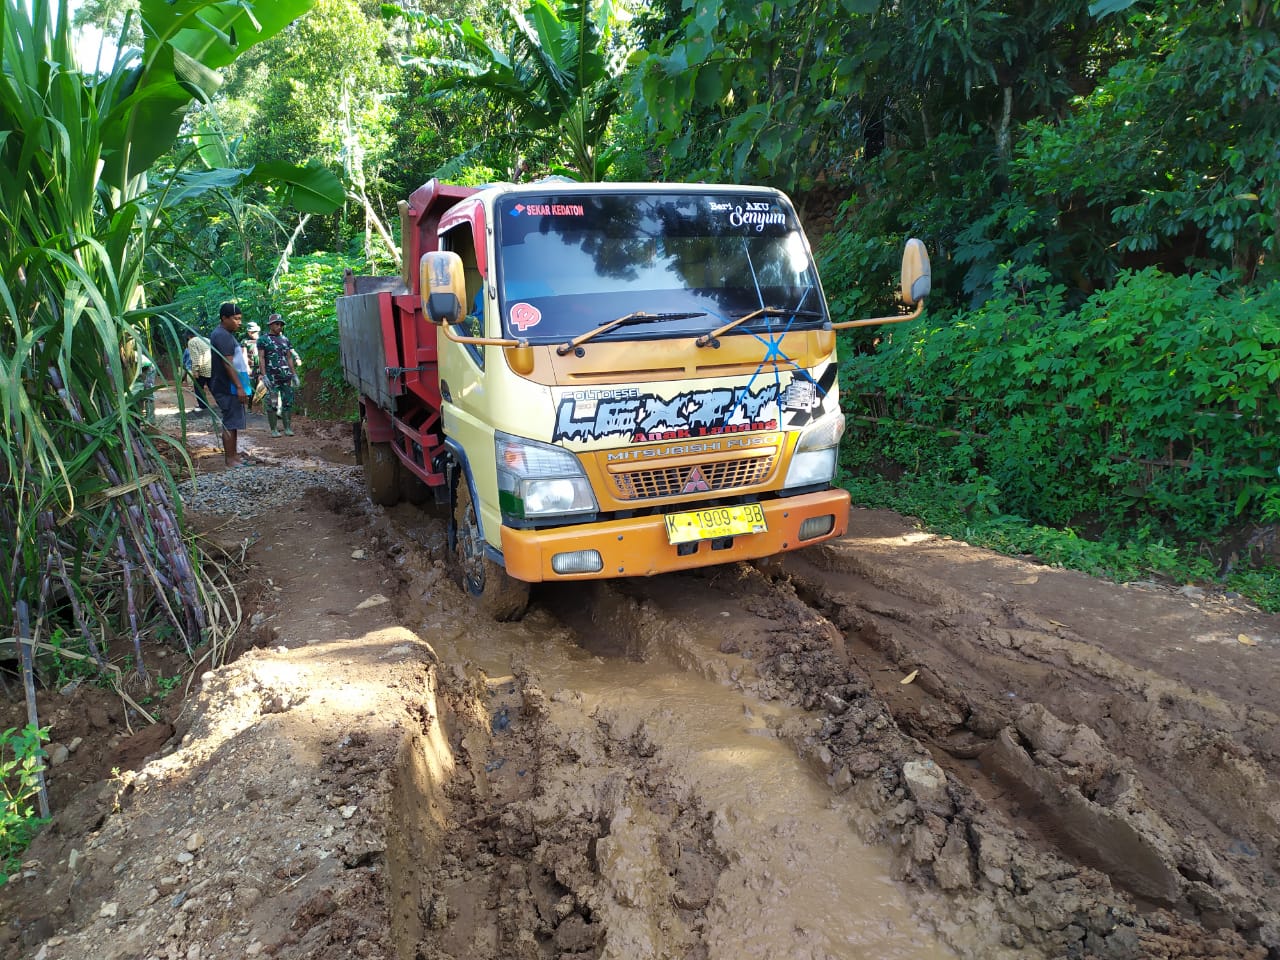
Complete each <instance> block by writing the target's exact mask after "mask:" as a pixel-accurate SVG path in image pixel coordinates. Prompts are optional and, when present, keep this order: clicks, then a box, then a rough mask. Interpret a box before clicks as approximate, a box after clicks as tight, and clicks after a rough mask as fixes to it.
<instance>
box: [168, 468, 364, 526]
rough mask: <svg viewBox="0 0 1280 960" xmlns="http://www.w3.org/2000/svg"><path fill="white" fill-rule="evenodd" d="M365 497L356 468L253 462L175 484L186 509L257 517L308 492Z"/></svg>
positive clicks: (294, 500)
mask: <svg viewBox="0 0 1280 960" xmlns="http://www.w3.org/2000/svg"><path fill="white" fill-rule="evenodd" d="M312 489H323V490H330V491H333V492H335V493H339V492H345V493H352V494H355V495H356V496H363V495H364V485H363V482H362V480H361V476H360V468H359V467H343V466H331V465H325V466H319V465H317V466H314V467H309V468H306V469H304V468H301V467H295V466H288V465H283V464H266V463H252V464H246V465H245V466H242V467H236V468H235V469H234V470H226V471H224V472H222V473H206V474H201V475H200V476H198V477H196V478H195V479H194V480H185V481H183V482H182V483H180V484H178V491H179V493H180V494H181V495H182V502H183V503H184V504H186V506H187V509H188V510H198V511H200V512H202V513H216V514H222V515H227V516H230V515H231V514H236V515H238V516H241V517H246V518H247V517H257V516H261V515H262V514H264V513H266V512H267V511H269V510H274V509H277V508H279V507H282V506H286V505H288V504H292V503H296V502H297V500H298V498H299V497H301V496H302V495H303V494H304V493H306V492H307V491H308V490H312Z"/></svg>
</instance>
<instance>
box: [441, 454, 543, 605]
mask: <svg viewBox="0 0 1280 960" xmlns="http://www.w3.org/2000/svg"><path fill="white" fill-rule="evenodd" d="M449 545H450V556H451V558H452V564H453V571H454V578H455V579H456V580H457V582H458V586H459V587H461V588H462V589H463V591H465V592H466V593H467V594H468V595H469V596H470V597H471V598H472V599H473V600H474V601H475V603H476V606H477V607H479V608H480V610H481V611H482V612H484V613H486V614H488V615H489V616H490V617H492V618H493V619H494V620H498V621H507V620H519V619H520V618H521V617H522V616H524V611H525V609H526V608H527V607H528V606H529V584H527V583H525V582H524V581H523V580H517V579H516V578H515V577H513V576H511V575H510V574H508V573H507V571H506V570H505V569H503V567H502V566H501V565H500V564H497V563H494V562H493V561H492V560H490V559H489V558H488V557H486V556H485V555H484V540H483V538H482V537H481V536H480V524H479V522H478V521H477V519H476V509H475V504H474V503H472V501H471V489H470V487H468V486H467V481H466V478H465V477H464V478H462V479H460V480H459V481H458V490H457V494H456V496H455V499H454V507H453V518H452V520H451V521H450V524H449Z"/></svg>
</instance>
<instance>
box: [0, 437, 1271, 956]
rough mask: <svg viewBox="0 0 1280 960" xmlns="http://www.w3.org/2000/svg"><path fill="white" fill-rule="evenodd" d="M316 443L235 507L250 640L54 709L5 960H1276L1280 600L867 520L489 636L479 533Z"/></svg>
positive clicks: (11, 891)
mask: <svg viewBox="0 0 1280 960" xmlns="http://www.w3.org/2000/svg"><path fill="white" fill-rule="evenodd" d="M295 428H300V429H298V433H299V435H298V436H297V437H294V438H280V439H278V440H277V439H271V438H269V437H267V436H266V432H265V430H264V429H261V427H260V425H258V426H257V427H255V425H254V424H253V423H251V425H250V429H249V431H248V434H247V436H246V441H247V447H248V450H249V453H250V454H251V455H252V456H253V457H254V458H255V459H256V460H257V462H258V464H257V466H256V467H255V469H259V470H261V471H263V475H264V481H263V482H264V483H270V482H271V480H270V477H271V471H272V470H273V469H277V468H278V469H281V470H284V469H285V468H288V469H289V470H291V471H294V472H292V473H289V474H287V476H289V477H291V478H292V477H294V476H295V475H296V470H297V468H298V467H303V468H304V469H306V470H308V471H310V472H311V473H312V474H314V475H315V476H316V477H317V485H315V486H312V487H307V488H306V489H299V490H298V491H297V493H296V496H293V497H292V498H290V499H288V500H287V502H285V503H284V505H282V506H279V507H276V508H274V509H272V510H269V511H266V512H265V513H262V514H260V515H257V516H253V517H248V518H246V517H245V516H243V515H239V516H238V515H236V514H235V512H234V511H232V510H230V508H226V509H224V510H223V511H222V512H219V511H218V510H217V509H215V508H209V509H208V510H207V512H205V513H202V514H201V515H200V516H199V518H198V521H199V523H200V524H201V526H202V529H206V530H208V531H210V532H211V536H212V537H214V538H215V539H216V541H217V543H218V545H219V548H220V553H221V555H222V556H224V557H227V558H228V560H229V561H230V562H233V563H236V564H240V565H239V566H237V567H235V569H236V571H237V576H238V577H239V578H240V579H241V582H242V585H243V587H244V590H243V591H242V592H243V595H244V596H245V597H247V598H249V599H248V600H247V601H246V608H245V610H244V611H243V622H242V626H241V629H240V631H239V634H238V638H239V643H240V645H241V647H242V648H243V649H245V651H246V652H245V653H244V654H243V655H242V656H240V657H239V659H237V660H236V661H235V662H233V663H231V664H229V665H227V666H224V667H220V668H218V669H216V670H212V671H207V672H205V671H202V672H200V673H198V674H197V675H196V676H195V677H194V680H193V682H192V684H191V695H190V696H189V697H187V698H186V699H185V700H184V699H183V695H182V694H183V689H184V686H183V685H175V684H173V683H167V684H166V685H165V687H164V688H163V689H161V688H157V689H155V690H153V691H150V694H151V697H152V699H151V700H150V701H149V703H150V707H151V708H152V709H153V713H154V714H155V715H156V718H157V719H158V720H159V722H158V723H157V724H155V725H152V726H149V725H147V724H146V723H145V722H143V721H140V719H139V718H138V717H136V716H130V715H129V712H128V711H127V710H126V709H125V708H123V707H122V706H121V704H120V702H119V700H118V699H115V698H113V696H112V695H110V694H109V693H107V692H103V691H99V690H96V689H93V688H88V687H85V686H83V685H81V686H79V687H77V688H75V689H72V690H69V691H65V692H64V691H62V690H59V689H51V690H49V691H46V692H45V693H43V694H42V696H41V709H42V715H43V717H44V718H45V722H49V723H51V724H52V726H53V728H54V729H53V732H52V736H53V738H54V740H55V741H56V742H57V743H59V744H62V745H66V744H70V743H76V749H75V750H74V751H69V752H68V755H67V756H65V757H63V758H62V760H61V761H60V765H59V766H57V767H54V768H52V769H51V770H50V774H51V777H52V783H53V794H54V802H55V808H56V809H57V816H56V817H55V820H54V822H53V824H51V825H50V827H48V828H47V829H46V830H45V831H44V833H43V834H42V835H41V836H40V837H39V838H38V839H37V841H36V843H35V844H33V846H32V847H31V849H30V850H29V851H28V854H27V858H26V861H25V863H24V868H23V870H22V871H20V872H19V873H18V874H17V875H16V876H15V878H14V879H13V880H12V881H11V882H10V883H9V884H7V885H5V886H4V887H3V888H0V921H2V922H0V952H2V953H3V955H4V956H15V957H24V958H39V960H57V958H90V957H93V958H98V957H121V958H124V957H137V958H151V957H155V958H166V960H167V958H185V960H199V958H211V957H226V958H233V957H234V958H242V957H253V956H274V957H286V958H302V957H318V958H328V957H333V958H337V957H386V958H397V960H401V958H403V960H411V958H415V960H416V958H424V960H425V958H432V960H446V958H453V960H464V958H476V960H488V958H495V960H496V958H529V960H533V958H604V957H617V958H623V957H625V958H649V957H652V958H667V957H670V958H725V960H728V958H783V957H785V958H808V957H812V958H823V960H825V958H845V957H848V958H864V957H876V958H892V960H896V958H911V960H917V958H920V960H923V958H930V960H932V958H944V957H967V958H984V960H985V958H993V960H1006V958H1007V960H1012V958H1024V957H1025V958H1037V957H1046V958H1059V957H1062V958H1076V957H1079V958H1085V957H1096V958H1107V960H1139V958H1142V960H1145V958H1183V957H1186V958H1191V957H1203V958H1224V960H1225V958H1242V960H1244V958H1248V960H1263V958H1268V960H1280V871H1278V869H1277V867H1278V861H1280V848H1278V839H1277V838H1280V829H1278V828H1280V823H1278V821H1280V800H1278V799H1277V798H1278V797H1280V792H1278V791H1277V779H1278V778H1277V766H1278V754H1280V733H1278V732H1277V731H1280V725H1278V724H1277V718H1276V705H1275V697H1274V693H1273V691H1275V690H1276V689H1278V686H1277V680H1278V679H1280V676H1278V674H1280V620H1278V619H1277V618H1275V617H1271V616H1266V615H1263V614H1260V613H1259V612H1258V611H1256V610H1253V609H1251V608H1249V607H1248V606H1246V605H1244V604H1242V603H1241V602H1239V601H1237V600H1231V599H1227V598H1225V597H1223V596H1220V595H1215V594H1213V593H1211V592H1204V591H1195V590H1185V591H1182V592H1179V591H1176V590H1170V589H1167V588H1164V587H1161V586H1158V585H1156V584H1133V585H1127V586H1118V585H1114V584H1108V583H1104V582H1101V581H1096V580H1093V579H1090V578H1088V577H1084V576H1081V575H1077V574H1073V573H1069V572H1065V571H1061V570H1055V569H1050V568H1047V567H1044V566H1042V565H1037V564H1035V563H1031V562H1027V561H1023V560H1017V559H1011V558H1006V557H1000V556H997V555H994V554H991V553H989V552H986V551H982V550H978V549H975V548H973V547H970V546H968V545H966V544H964V543H960V542H956V541H950V540H945V539H940V538H937V537H933V536H930V535H928V534H925V533H922V532H920V531H918V530H915V529H913V527H912V525H911V524H910V522H909V521H906V520H904V519H902V518H899V517H896V516H894V515H891V514H888V513H883V512H872V511H864V510H859V511H856V512H855V514H854V517H853V522H852V524H851V531H852V532H851V534H850V535H849V536H848V537H847V538H845V539H844V540H842V541H839V542H837V543H834V544H832V545H830V546H825V547H820V548H816V549H812V550H810V551H807V552H801V553H797V554H791V555H788V556H787V557H786V558H784V560H783V561H782V562H781V563H770V564H762V565H760V566H759V567H755V566H747V565H736V566H730V567H722V568H713V569H710V570H706V571H702V572H699V573H694V574H688V575H681V576H669V577H659V578H653V579H646V580H623V581H614V582H608V583H584V584H573V585H557V586H554V587H553V586H547V585H544V586H540V587H538V588H536V589H535V591H534V594H533V604H532V606H531V609H530V612H529V614H528V615H527V616H526V617H525V619H524V620H523V621H521V622H519V623H514V624H495V623H488V622H482V621H480V620H479V619H478V618H477V617H476V616H475V614H474V612H473V611H472V610H471V607H470V605H469V602H468V600H467V598H465V597H464V596H463V595H462V594H461V592H460V591H459V590H458V589H457V588H456V587H455V586H454V585H453V582H452V579H451V577H450V575H449V570H448V565H447V557H446V556H445V547H444V543H445V535H444V523H443V520H441V519H440V518H438V517H437V516H435V515H433V514H430V513H426V512H423V511H422V510H421V509H419V508H417V507H413V506H410V505H407V504H402V505H400V506H397V507H395V508H391V509H389V510H383V509H381V508H375V507H372V506H371V505H369V503H368V501H367V499H365V498H364V497H363V496H362V494H361V492H360V490H359V488H358V486H355V484H357V483H358V475H357V471H355V470H354V469H353V467H352V466H351V460H350V457H349V454H347V453H346V452H345V451H346V448H345V447H344V445H343V440H344V438H345V434H344V428H343V427H342V426H341V425H338V424H327V423H316V422H308V421H301V422H295ZM188 444H189V446H190V447H191V448H192V449H193V451H195V454H196V457H197V462H198V465H199V466H198V469H200V470H201V471H202V472H206V473H207V472H209V471H212V472H214V473H216V472H217V471H218V470H219V469H220V466H221V465H220V459H221V458H220V456H218V455H216V453H215V450H216V444H215V443H214V442H213V440H212V437H211V435H210V434H209V433H208V430H207V427H205V428H204V429H200V428H199V427H198V426H197V427H196V428H195V429H193V431H192V432H191V433H190V434H189V436H188ZM281 476H286V474H284V473H282V474H281ZM290 482H295V481H294V480H290ZM242 557H243V561H241V558H242ZM170 659H172V660H174V662H173V663H170V662H169V661H170ZM178 659H180V658H178V657H177V656H176V655H174V654H170V653H166V659H165V660H164V661H161V662H159V665H158V666H156V670H157V672H158V673H160V674H161V675H162V676H163V675H168V673H169V671H173V672H174V673H175V674H176V673H177V672H178V670H179V669H180V664H178V663H177V660H178ZM135 693H136V692H135ZM139 695H140V694H139ZM17 706H18V707H20V704H19V705H17ZM9 712H12V711H11V710H9V708H6V717H5V720H4V722H5V723H6V725H9V719H8V713H9ZM15 716H16V714H15ZM77 741H78V742H77ZM113 770H114V771H115V773H114V774H113V773H112V771H113Z"/></svg>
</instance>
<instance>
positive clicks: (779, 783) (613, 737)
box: [401, 527, 1027, 960]
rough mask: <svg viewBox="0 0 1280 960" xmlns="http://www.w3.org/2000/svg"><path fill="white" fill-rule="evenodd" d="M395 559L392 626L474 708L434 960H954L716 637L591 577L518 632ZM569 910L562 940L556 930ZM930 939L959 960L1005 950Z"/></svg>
mask: <svg viewBox="0 0 1280 960" xmlns="http://www.w3.org/2000/svg"><path fill="white" fill-rule="evenodd" d="M410 539H411V540H412V541H416V542H417V543H429V544H434V543H436V542H437V540H438V538H437V537H436V536H435V535H434V533H433V531H432V530H431V529H430V528H429V527H428V528H426V529H419V530H416V531H413V532H412V536H411V538H410ZM406 547H407V544H406ZM403 559H404V564H405V566H406V567H407V568H409V569H413V570H415V573H414V574H413V576H412V577H411V578H410V580H409V581H408V583H407V584H406V594H407V595H408V596H410V597H416V598H418V599H417V600H414V601H412V602H410V603H408V604H407V605H406V608H405V609H402V610H401V615H402V616H405V618H406V620H407V621H408V622H411V623H414V625H415V627H416V628H417V629H418V630H419V632H420V633H421V635H422V636H424V637H425V638H426V639H427V640H428V641H429V642H431V643H432V644H433V646H434V647H435V649H436V650H437V652H438V654H439V655H440V657H441V659H442V660H443V661H444V662H446V663H458V664H461V663H466V664H468V667H467V671H468V676H472V677H474V678H475V682H476V683H477V689H478V690H479V691H481V692H480V693H478V694H477V704H479V703H481V702H483V703H484V704H485V705H486V706H485V708H484V710H483V713H484V714H485V716H484V717H483V718H480V719H475V718H473V720H472V721H471V724H470V728H469V730H468V732H467V733H465V734H463V735H460V736H455V738H454V739H455V741H456V742H458V743H459V744H460V745H461V749H460V750H459V755H460V756H461V757H462V758H463V759H462V760H461V762H460V771H459V772H458V773H457V774H456V775H455V776H454V777H453V779H452V781H451V783H450V785H449V786H448V792H449V797H448V801H449V804H450V805H451V809H452V810H453V811H454V813H453V814H452V816H451V818H450V822H451V823H453V824H455V825H458V824H461V825H467V824H470V825H472V829H468V830H463V831H456V830H455V831H453V832H452V834H450V833H449V832H448V831H441V841H440V843H441V846H440V848H439V850H438V851H436V853H437V857H436V859H439V860H440V861H441V862H442V863H443V864H446V865H447V866H446V868H445V869H443V870H441V871H436V873H435V874H433V876H432V877H430V878H428V879H427V880H426V881H425V883H424V886H423V889H429V890H430V891H432V892H430V893H426V894H422V893H419V894H417V898H418V900H419V901H422V898H423V897H424V896H425V897H426V900H427V901H428V902H430V900H431V898H432V897H442V898H443V899H442V900H438V901H436V902H437V906H436V907H434V908H431V907H427V908H424V909H423V911H422V912H423V913H424V915H427V916H430V917H433V918H434V919H435V922H437V923H440V924H441V926H440V928H439V932H433V931H431V930H429V929H428V930H426V931H424V933H423V943H424V944H428V945H429V946H430V948H431V949H432V950H436V951H442V952H441V953H440V954H439V955H442V956H443V955H448V956H456V957H461V956H468V957H489V956H529V957H539V956H559V955H563V954H567V953H572V952H575V951H570V950H566V949H564V943H563V942H562V941H566V939H567V940H568V942H570V943H572V944H573V945H576V946H577V947H578V948H580V949H581V952H583V953H585V954H587V955H594V956H613V957H672V958H676V957H682V958H683V957H699V956H705V957H709V958H726V960H727V958H783V957H786V958H809V957H812V958H828V957H876V958H886V960H899V958H901V960H916V958H919V960H941V958H950V957H955V956H957V955H961V954H958V953H957V952H955V950H953V949H952V947H951V946H949V945H947V944H946V943H944V942H943V941H942V940H941V939H940V938H939V937H938V936H936V935H935V934H934V933H933V932H931V930H930V927H929V924H928V923H927V922H926V921H925V920H924V919H923V916H922V913H921V903H918V902H916V901H917V900H919V901H928V900H936V899H937V898H936V897H935V896H934V895H933V894H931V893H927V892H924V891H916V892H915V893H916V894H918V896H916V895H914V894H913V895H912V896H908V891H907V890H906V888H905V887H904V886H903V884H901V883H900V882H899V881H898V880H896V879H895V877H894V873H895V867H894V863H893V861H894V857H893V855H892V853H891V852H890V851H889V850H888V849H887V848H886V847H885V845H883V844H882V843H878V842H867V841H866V840H864V839H863V836H864V832H865V831H866V830H867V829H869V828H870V827H871V825H872V819H871V818H870V817H869V816H868V815H867V812H866V811H865V810H863V809H862V808H861V807H860V806H859V804H858V803H857V801H856V798H855V797H854V796H853V795H849V796H847V797H843V798H842V797H838V796H836V795H834V794H833V792H832V790H831V788H830V787H829V786H828V785H827V783H825V782H824V779H825V776H826V773H825V772H824V771H822V770H821V769H816V768H815V766H814V764H813V763H812V761H811V760H809V759H806V758H805V757H802V756H801V755H800V754H799V753H798V751H797V750H796V748H795V745H794V742H793V736H803V735H804V734H805V732H813V731H812V729H811V728H812V727H813V724H814V718H813V717H811V716H809V715H808V714H807V713H806V712H805V711H804V710H803V709H801V708H799V707H797V706H795V705H791V704H788V703H785V702H782V701H780V700H777V699H772V700H766V699H762V698H760V697H758V696H756V695H755V694H754V693H752V692H751V691H750V690H749V689H747V688H746V687H745V686H743V685H742V684H740V683H738V682H736V680H735V679H733V678H732V675H733V674H734V672H735V670H740V664H735V663H731V662H730V661H731V660H734V659H737V660H739V661H740V660H741V658H732V657H726V656H724V655H723V654H721V653H720V652H719V651H718V650H717V648H716V644H717V643H718V642H719V641H718V638H717V636H716V635H715V634H714V633H711V632H709V631H706V632H701V633H700V632H699V631H697V630H694V631H685V630H679V629H673V626H672V624H671V623H670V622H669V621H667V620H666V619H665V618H664V617H661V616H658V615H656V614H655V611H654V610H653V609H651V608H649V607H647V606H646V605H644V604H642V603H638V602H636V601H635V600H633V599H631V598H629V597H627V596H625V595H624V594H622V593H621V592H619V591H618V590H616V589H614V588H613V587H611V586H607V585H605V586H600V585H594V586H593V585H577V586H573V587H565V588H560V589H556V590H553V589H550V588H542V589H540V590H539V591H538V593H537V595H536V603H535V606H534V608H533V609H532V610H531V611H530V613H529V615H528V616H527V617H526V618H525V619H524V621H522V622H521V623H519V624H508V625H495V624H488V623H477V622H476V621H475V619H474V618H471V619H470V620H469V621H467V620H465V619H460V618H459V616H458V611H457V610H455V609H453V607H452V601H451V600H446V601H445V602H443V603H441V602H440V597H441V596H442V593H444V595H446V596H447V592H442V591H441V590H439V589H438V582H439V580H440V579H441V578H442V577H443V573H442V571H441V569H440V567H439V566H438V565H435V564H433V563H432V560H431V557H430V554H429V553H427V552H424V551H421V550H420V549H419V548H417V547H416V546H414V547H407V549H406V550H405V554H404V557H403ZM588 611H589V612H588ZM722 622H723V621H722V619H720V618H717V619H716V620H715V621H713V622H711V623H710V624H708V625H707V626H710V627H713V628H718V627H720V625H721V623H722ZM462 624H465V625H462ZM481 712H482V711H481V710H480V708H479V707H477V709H476V714H477V717H478V716H479V714H480V713H481ZM419 806H420V805H419ZM446 901H447V903H449V904H454V903H459V904H460V903H464V902H466V903H481V904H485V905H487V906H484V907H483V909H481V911H480V914H479V915H476V914H474V913H472V914H469V915H466V916H464V913H463V911H462V909H461V908H457V910H456V913H451V912H450V910H451V909H454V908H450V907H445V906H442V904H443V903H444V902H446ZM522 902H523V903H526V904H527V908H522V907H520V906H519V904H520V903H522ZM433 911H434V913H433ZM442 911H443V912H442ZM933 913H934V915H935V916H938V917H943V916H945V915H946V913H947V911H946V910H945V909H941V908H939V909H935V910H934V911H933ZM512 914H515V915H516V916H517V917H518V919H513V917H512ZM573 917H577V918H578V920H577V921H574V923H575V927H574V929H577V930H578V931H579V933H581V934H582V936H580V937H577V938H574V937H568V938H566V937H565V936H562V935H561V934H560V933H559V931H560V929H561V925H562V924H563V922H565V918H570V919H571V918H573ZM442 918H445V919H447V920H448V922H447V923H444V922H443V921H442ZM948 927H949V929H948V930H947V940H949V941H950V942H951V943H957V944H959V945H960V946H961V952H962V953H963V954H968V955H978V954H981V955H983V956H988V957H997V956H1009V957H1012V956H1013V955H1014V954H1012V953H1008V954H1001V953H1000V952H999V950H998V947H997V946H996V945H994V944H992V943H990V942H989V940H990V938H988V937H984V936H982V935H980V934H979V933H977V932H976V931H975V929H973V928H971V927H970V926H969V925H967V924H951V923H948ZM521 931H525V932H528V933H529V934H530V935H529V936H527V937H523V938H522V937H521ZM587 933H589V934H590V935H589V936H587ZM464 941H465V942H464ZM978 944H983V946H982V947H981V948H979V947H978ZM993 949H994V951H995V952H993ZM556 950H559V953H557V952H555V951H556ZM424 955H432V956H434V955H436V954H434V953H426V954H424ZM1023 955H1027V954H1023Z"/></svg>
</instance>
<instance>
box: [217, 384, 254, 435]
mask: <svg viewBox="0 0 1280 960" xmlns="http://www.w3.org/2000/svg"><path fill="white" fill-rule="evenodd" d="M213 399H215V400H217V401H218V412H219V413H220V414H222V429H223V430H228V431H230V430H243V429H244V428H245V425H246V424H247V423H248V420H249V418H248V417H246V416H245V413H244V404H242V403H241V402H240V398H239V397H238V396H236V395H235V394H234V393H232V394H225V393H215V394H214V395H213Z"/></svg>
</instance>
